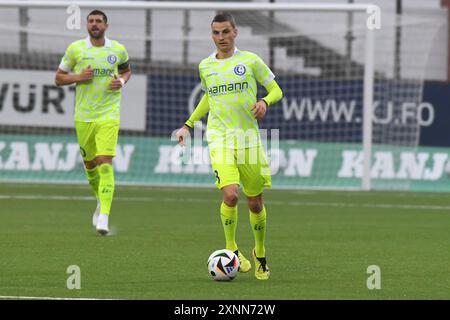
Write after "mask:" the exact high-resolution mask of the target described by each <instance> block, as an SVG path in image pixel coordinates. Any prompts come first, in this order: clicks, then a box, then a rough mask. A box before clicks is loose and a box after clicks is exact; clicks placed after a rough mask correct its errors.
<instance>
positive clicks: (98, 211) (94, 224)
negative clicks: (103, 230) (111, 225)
mask: <svg viewBox="0 0 450 320" xmlns="http://www.w3.org/2000/svg"><path fill="white" fill-rule="evenodd" d="M99 214H100V200H98V199H97V208H95V211H94V214H93V215H92V225H93V226H94V227H96V226H97V222H98V215H99Z"/></svg>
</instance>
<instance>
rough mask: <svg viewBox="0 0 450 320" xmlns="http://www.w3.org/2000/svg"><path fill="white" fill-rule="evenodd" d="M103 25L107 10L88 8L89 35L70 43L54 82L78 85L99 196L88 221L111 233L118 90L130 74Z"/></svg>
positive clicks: (87, 154)
mask: <svg viewBox="0 0 450 320" xmlns="http://www.w3.org/2000/svg"><path fill="white" fill-rule="evenodd" d="M107 29H108V18H107V16H106V15H105V13H103V12H102V11H100V10H94V11H92V12H91V13H89V15H88V16H87V31H88V33H89V36H88V37H87V38H86V39H82V40H78V41H75V42H73V43H72V44H70V45H69V47H68V48H67V50H66V53H65V55H64V57H63V58H62V60H61V63H60V65H59V68H58V70H57V72H56V77H55V83H56V85H58V86H63V85H70V84H73V83H75V84H76V102H75V130H76V133H77V139H78V144H79V145H80V151H81V155H82V157H83V161H84V164H85V168H86V176H87V179H88V181H89V184H90V185H91V187H92V189H93V191H94V193H95V196H96V197H97V208H96V210H95V212H94V216H93V220H92V223H93V225H94V226H95V227H96V230H97V232H98V233H99V234H101V235H106V234H107V233H108V232H109V227H108V217H109V213H110V210H111V204H112V200H113V194H114V170H113V166H112V159H113V157H114V156H115V155H116V145H117V139H118V135H119V125H120V100H121V96H122V94H121V89H122V87H123V86H124V85H125V83H126V82H127V81H128V80H129V79H130V76H131V68H130V64H129V61H128V53H127V50H126V49H125V47H124V46H123V45H122V44H120V43H119V42H117V41H114V40H110V39H108V38H106V37H105V31H106V30H107ZM70 72H72V73H70Z"/></svg>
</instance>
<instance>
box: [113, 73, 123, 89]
mask: <svg viewBox="0 0 450 320" xmlns="http://www.w3.org/2000/svg"><path fill="white" fill-rule="evenodd" d="M122 87H123V79H122V80H121V78H119V77H117V75H114V79H113V80H112V81H111V85H110V88H111V90H119V89H120V88H122Z"/></svg>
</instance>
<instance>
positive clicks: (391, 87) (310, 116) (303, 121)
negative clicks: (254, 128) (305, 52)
mask: <svg viewBox="0 0 450 320" xmlns="http://www.w3.org/2000/svg"><path fill="white" fill-rule="evenodd" d="M277 81H278V83H279V85H280V87H281V88H282V90H283V93H284V96H283V99H282V100H281V101H279V102H278V103H277V104H276V105H274V106H271V107H270V109H269V110H268V112H267V114H266V117H265V119H264V120H263V121H261V122H260V127H261V128H262V129H264V128H267V129H269V128H270V129H279V134H280V138H281V139H283V140H287V139H289V140H290V139H295V140H303V141H312V142H314V141H316V142H357V143H359V142H361V139H362V123H363V115H362V110H363V106H362V101H363V96H362V95H363V83H362V81H360V80H345V81H342V80H341V81H336V80H314V79H302V78H297V77H287V76H284V77H283V76H280V77H278V78H277ZM264 92H265V91H264V89H262V90H260V93H261V94H264ZM202 95H203V92H202V90H201V89H200V84H199V79H198V77H197V76H192V75H151V76H149V78H148V100H147V101H148V110H147V114H148V119H147V120H148V121H147V132H148V133H149V134H151V135H154V136H161V137H167V136H169V135H170V134H171V133H172V131H173V130H175V129H176V128H179V127H180V126H181V125H182V124H183V123H184V121H185V120H186V119H187V118H188V116H189V114H190V113H191V112H192V111H193V110H194V108H195V106H196V104H197V103H198V101H199V100H200V98H201V96H202ZM374 100H375V101H374V106H373V109H374V114H373V127H374V130H373V132H374V134H373V135H374V143H387V144H391V143H392V144H404V145H415V144H416V143H417V140H418V141H419V142H420V145H422V146H450V132H448V131H450V127H449V126H448V125H447V119H449V118H450V108H447V105H448V104H449V101H450V85H449V84H443V83H431V82H427V83H425V84H423V87H422V86H421V85H420V83H419V82H412V81H397V82H393V81H388V80H380V81H377V82H376V84H375V92H374ZM204 120H205V119H204Z"/></svg>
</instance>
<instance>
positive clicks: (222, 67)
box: [177, 13, 283, 280]
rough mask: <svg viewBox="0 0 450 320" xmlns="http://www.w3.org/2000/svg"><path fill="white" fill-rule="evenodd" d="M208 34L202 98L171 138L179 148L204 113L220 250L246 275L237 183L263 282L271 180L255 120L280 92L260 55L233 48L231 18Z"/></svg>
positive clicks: (218, 19) (222, 16)
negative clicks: (212, 48)
mask: <svg viewBox="0 0 450 320" xmlns="http://www.w3.org/2000/svg"><path fill="white" fill-rule="evenodd" d="M211 30H212V39H213V40H214V43H215V45H216V49H217V51H216V52H215V53H213V54H212V55H211V56H209V57H207V58H206V59H204V60H202V61H201V63H200V65H199V72H200V79H201V84H202V89H203V90H204V91H205V94H204V95H203V97H202V99H201V100H200V102H199V104H198V105H197V107H196V109H195V110H194V112H193V113H192V114H191V116H190V117H189V119H188V120H187V121H186V122H185V124H184V126H183V127H182V128H180V129H179V130H178V132H177V138H178V141H179V143H180V144H182V145H183V144H184V143H185V140H186V136H187V135H188V134H189V129H191V128H193V127H194V125H195V123H196V122H197V121H198V120H200V119H201V118H202V117H203V116H204V115H206V113H208V112H209V116H208V125H207V132H206V137H207V141H208V147H209V151H210V157H211V165H212V168H213V171H214V173H215V176H216V185H217V187H218V188H219V189H221V190H222V192H223V202H222V204H221V206H220V214H221V220H222V226H223V229H224V233H225V240H226V248H227V249H229V250H232V251H234V252H235V253H236V254H237V255H238V257H239V260H240V263H241V267H240V271H241V272H248V271H250V269H251V263H250V261H248V260H247V259H246V258H245V257H244V255H243V254H242V252H241V250H239V249H238V245H237V243H236V239H235V235H236V224H237V221H238V213H237V202H238V190H239V185H240V183H241V181H242V186H243V189H242V191H243V193H244V194H245V196H246V197H247V203H248V207H249V211H250V224H251V227H252V230H253V235H254V239H255V247H254V249H253V250H252V255H253V258H254V262H255V276H256V278H257V279H259V280H267V279H268V278H269V275H270V271H269V267H268V265H267V260H266V250H265V244H264V242H265V237H266V209H265V207H264V204H263V197H262V193H263V190H264V188H265V187H270V186H271V176H270V170H269V166H268V163H267V159H266V157H265V154H264V151H263V149H262V143H261V138H260V134H259V127H258V121H257V120H258V119H262V118H263V117H264V115H265V114H266V109H267V108H268V107H269V106H271V105H273V104H274V103H276V102H277V101H279V100H280V99H281V98H282V96H283V93H282V91H281V89H280V87H279V86H278V84H277V83H276V81H275V80H274V78H275V76H274V75H273V73H272V71H271V70H270V69H269V68H268V67H267V66H266V64H265V63H264V62H263V61H262V60H261V58H260V57H258V56H257V55H256V54H254V53H251V52H248V51H240V50H238V49H237V48H236V47H235V39H236V36H237V32H238V31H237V29H236V24H235V21H234V18H233V16H231V15H230V14H228V13H219V14H217V15H216V16H215V17H214V19H213V20H212V23H211ZM257 83H259V84H261V85H263V86H264V87H265V88H266V90H267V95H266V96H265V97H264V98H262V99H261V100H259V101H257V99H256V94H257Z"/></svg>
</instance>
